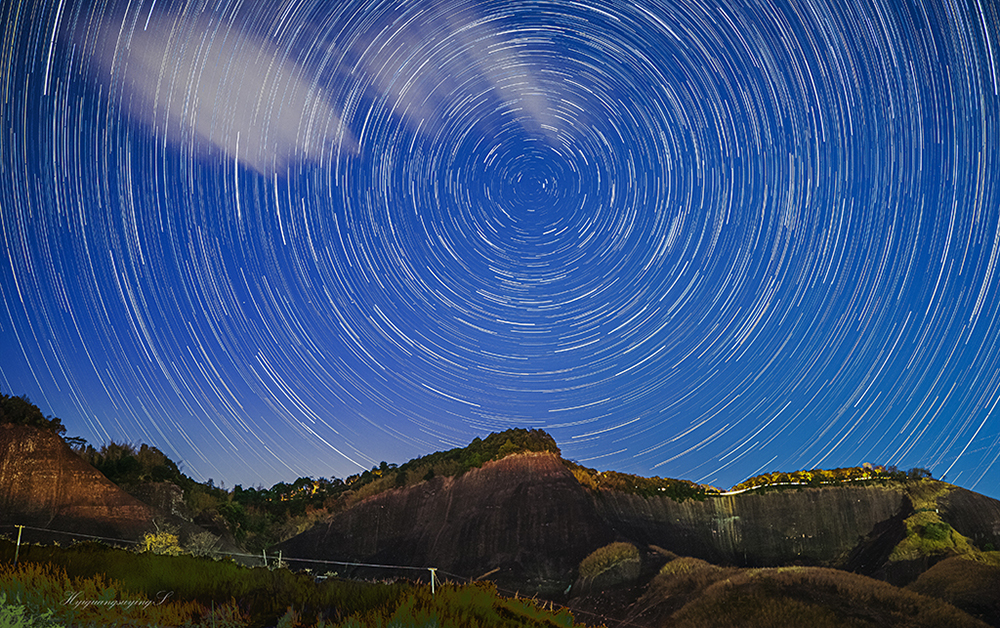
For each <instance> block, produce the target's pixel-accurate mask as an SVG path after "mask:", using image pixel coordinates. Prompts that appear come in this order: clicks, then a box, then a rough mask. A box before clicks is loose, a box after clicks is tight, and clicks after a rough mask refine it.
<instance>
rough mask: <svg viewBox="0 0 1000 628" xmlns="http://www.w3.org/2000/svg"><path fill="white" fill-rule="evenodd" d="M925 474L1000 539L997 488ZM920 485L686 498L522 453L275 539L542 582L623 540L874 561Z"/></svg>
mask: <svg viewBox="0 0 1000 628" xmlns="http://www.w3.org/2000/svg"><path fill="white" fill-rule="evenodd" d="M922 482H924V483H925V484H927V483H931V484H933V486H931V484H927V485H926V486H925V485H924V484H919V486H921V487H923V488H921V489H920V490H919V491H918V492H927V491H931V492H933V493H935V494H940V495H943V497H941V498H940V501H939V502H934V501H933V500H931V501H928V499H927V498H926V496H925V497H924V498H921V499H923V501H921V509H927V508H934V507H935V506H934V504H938V503H939V504H940V512H941V517H942V520H943V521H946V522H948V523H950V524H951V525H952V526H954V528H955V529H956V530H958V531H960V532H962V533H963V534H965V535H967V536H969V538H970V539H972V540H973V541H974V542H977V544H978V545H979V546H980V547H983V545H984V543H986V542H989V541H991V540H995V539H996V535H997V532H998V526H1000V502H997V501H996V500H991V499H989V498H986V497H984V496H981V495H977V494H975V493H971V492H969V491H963V490H962V489H956V488H954V487H951V486H950V485H946V484H943V483H940V482H932V481H930V480H924V481H922ZM917 486H918V485H917V484H914V485H913V486H910V485H908V484H905V483H902V482H892V483H888V484H886V485H885V486H879V485H861V484H857V485H841V486H829V487H821V488H809V487H800V488H787V489H784V490H780V491H772V492H748V493H742V494H738V495H730V496H712V497H708V498H707V499H705V500H704V501H698V500H694V499H688V500H685V501H683V502H676V501H673V500H672V499H670V498H668V497H659V496H652V497H644V496H640V495H634V494H628V493H624V492H620V491H614V490H603V489H602V490H597V491H592V490H588V489H585V488H584V487H583V486H581V485H580V484H579V483H578V482H577V481H576V479H575V478H574V477H573V474H572V473H570V472H569V471H568V470H567V468H566V467H565V465H564V464H563V463H562V460H561V459H560V458H559V456H558V455H556V454H551V453H530V454H518V455H513V456H508V457H507V458H504V459H503V460H500V461H495V462H488V463H486V464H485V465H483V466H482V468H479V469H473V470H472V471H470V472H468V473H466V474H464V475H461V476H459V477H457V478H442V477H438V478H434V479H433V480H430V481H427V482H423V483H420V484H418V485H416V486H412V487H409V488H405V489H396V490H392V491H389V492H386V493H382V494H379V495H376V496H374V497H370V498H368V499H367V500H364V501H362V502H361V503H359V504H358V505H356V506H354V507H353V508H351V509H349V510H347V511H344V512H341V513H339V514H337V515H336V516H334V517H332V518H331V519H330V520H329V521H327V522H326V523H324V524H321V525H319V526H317V527H315V528H313V529H312V530H309V531H307V532H305V533H304V534H302V535H300V536H298V537H295V538H293V539H290V540H289V541H286V542H285V543H283V544H281V545H280V546H279V547H278V548H276V549H279V550H281V551H283V552H284V555H285V556H293V557H300V558H311V559H325V560H335V561H345V562H353V561H358V562H367V563H380V564H382V563H389V564H394V565H400V564H402V565H413V566H436V567H439V568H440V569H442V570H445V571H448V572H451V573H453V574H459V575H462V576H467V577H475V576H479V575H481V574H484V573H487V572H493V571H494V570H496V575H495V576H491V579H498V580H500V581H501V582H506V583H509V584H514V583H517V584H519V585H520V588H521V590H522V591H525V590H526V589H527V590H532V589H533V590H535V591H539V592H542V593H551V592H553V591H556V590H565V588H566V587H567V586H568V585H569V584H570V583H572V582H573V580H574V578H575V577H576V567H577V566H578V564H579V561H580V560H581V559H582V558H583V557H585V556H586V555H587V554H588V553H590V552H591V551H593V550H595V549H596V548H598V547H601V546H602V545H605V544H607V543H609V542H611V541H616V540H617V541H628V542H631V543H634V544H636V545H637V546H639V547H640V548H646V547H649V546H657V547H658V548H662V549H665V550H668V551H670V552H674V553H676V554H679V555H683V556H692V557H696V558H700V559H703V560H707V561H710V562H712V563H716V564H724V565H735V566H741V567H766V566H782V565H791V564H802V565H821V566H828V567H838V568H841V569H846V570H850V571H856V572H859V573H863V574H869V575H878V574H880V573H881V572H882V571H884V568H885V566H886V564H887V562H888V560H889V555H890V553H891V552H892V551H893V548H894V547H896V545H897V544H898V543H899V542H900V541H901V540H902V539H903V538H904V537H905V536H906V535H907V524H906V521H907V518H908V517H910V516H911V515H913V514H914V512H915V510H914V505H913V504H914V502H913V499H916V498H917V497H918V496H917V495H916V494H914V495H911V492H912V491H913V490H917V489H916V487H917ZM911 498H912V499H911ZM924 502H927V503H924ZM928 504H930V506H928ZM942 557H943V555H942ZM925 562H926V561H925ZM932 563H933V561H930V562H927V564H928V565H930V564H932ZM300 566H303V567H304V566H311V567H313V568H316V567H317V565H316V564H313V565H307V564H302V565H300ZM320 568H321V569H326V568H324V567H320ZM329 570H331V571H341V573H343V567H334V566H331V567H329ZM368 575H371V576H378V577H387V576H390V575H411V574H389V573H379V572H371V573H370V574H368ZM916 575H918V574H915V575H913V577H916Z"/></svg>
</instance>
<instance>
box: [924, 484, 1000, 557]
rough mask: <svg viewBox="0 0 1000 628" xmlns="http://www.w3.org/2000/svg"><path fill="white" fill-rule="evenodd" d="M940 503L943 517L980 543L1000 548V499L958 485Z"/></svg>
mask: <svg viewBox="0 0 1000 628" xmlns="http://www.w3.org/2000/svg"><path fill="white" fill-rule="evenodd" d="M938 506H939V508H940V511H941V518H942V519H944V520H945V521H947V522H948V523H949V524H950V525H951V527H953V528H955V529H956V530H958V531H959V532H960V533H961V534H963V535H965V536H966V537H968V538H969V540H970V541H972V542H973V543H975V544H976V545H977V546H978V547H980V548H984V547H986V546H987V545H991V546H992V547H993V549H1000V501H997V500H995V499H993V498H990V497H987V496H985V495H980V494H979V493H974V492H972V491H969V490H966V489H964V488H958V487H955V488H953V489H952V490H951V491H949V492H948V494H947V495H945V496H944V497H942V498H940V499H939V500H938Z"/></svg>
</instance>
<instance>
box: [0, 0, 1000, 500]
mask: <svg viewBox="0 0 1000 628" xmlns="http://www.w3.org/2000/svg"><path fill="white" fill-rule="evenodd" d="M0 23H2V26H0V28H2V33H0V39H2V44H3V45H2V47H0V55H2V56H0V151H2V159H0V167H2V169H3V171H2V178H0V235H2V243H0V251H2V253H3V255H2V258H0V289H2V293H3V308H2V309H0V356H2V360H0V387H2V390H3V391H4V392H7V393H11V394H27V395H28V396H29V397H30V398H31V399H32V401H34V402H35V403H36V404H38V405H39V406H40V407H41V408H42V409H43V410H44V411H46V412H49V413H52V414H55V415H57V416H59V417H61V418H62V419H63V421H64V423H65V424H66V425H67V427H68V429H69V433H70V434H71V435H79V436H83V437H84V438H86V439H87V440H88V441H90V442H91V443H94V444H100V443H103V442H106V441H108V440H109V439H112V438H113V439H116V440H118V441H122V440H125V441H129V442H133V443H138V442H146V443H150V444H153V445H156V446H157V447H159V448H161V449H162V450H163V451H164V452H167V453H168V455H171V457H175V458H176V459H178V460H182V461H183V470H185V471H186V472H187V473H189V474H191V475H192V476H194V477H196V478H198V479H202V480H204V479H207V478H209V477H212V478H214V479H215V480H216V483H219V482H220V481H221V482H225V483H227V484H229V485H232V484H236V483H242V484H244V485H248V484H251V485H255V484H258V483H260V484H264V485H268V486H269V485H271V484H273V483H275V482H278V481H289V480H290V479H294V478H296V477H299V476H306V475H308V476H313V477H318V476H325V477H330V476H338V477H344V476H346V475H350V474H353V473H356V472H358V471H360V470H361V469H365V468H370V467H371V466H372V465H373V464H378V463H379V462H380V461H382V460H386V461H389V462H397V463H398V462H403V461H405V460H407V459H409V458H412V457H416V456H418V455H422V454H425V453H429V452H432V451H435V450H439V449H445V448H451V447H455V446H461V445H464V444H466V443H467V442H468V441H470V440H471V439H472V438H474V437H475V436H484V435H486V434H488V433H489V432H491V431H498V430H503V429H507V428H511V427H524V428H542V429H545V430H547V431H549V432H550V433H551V434H552V435H553V436H554V437H555V438H556V440H557V442H559V444H560V446H561V447H562V449H563V454H564V456H566V457H568V458H571V459H574V460H576V461H578V462H580V463H582V464H585V465H587V466H593V467H597V468H599V469H615V470H619V471H625V472H631V473H638V474H640V475H660V476H663V477H676V478H685V479H690V480H694V481H697V482H703V483H709V484H713V485H717V486H721V487H728V486H731V485H733V484H735V483H737V482H739V481H740V480H742V479H744V478H746V477H748V476H751V475H754V474H756V473H760V472H765V471H776V470H785V471H791V470H796V469H809V468H814V467H826V468H832V467H842V466H854V465H859V464H861V463H862V462H871V463H873V464H886V465H897V466H899V467H900V468H903V469H906V468H910V467H924V468H927V469H929V470H930V471H932V472H933V474H934V476H935V477H938V478H941V477H944V478H945V479H946V480H948V481H951V482H954V483H956V484H959V485H960V486H964V487H967V488H971V489H974V490H977V491H980V492H983V493H986V494H988V495H991V496H993V497H1000V488H998V485H1000V462H998V459H1000V409H998V404H1000V271H998V268H997V266H998V257H1000V148H998V146H1000V96H998V90H1000V67H998V66H1000V26H998V24H1000V15H998V11H997V7H996V5H994V4H992V3H988V2H984V1H983V0H963V1H962V2H957V1H952V0H942V1H940V2H930V1H919V2H896V1H891V2H889V1H881V0H875V1H874V2H871V3H869V2H865V3H843V2H833V1H829V2H826V1H822V0H803V1H793V2H789V3H774V2H758V1H752V2H751V1H749V0H735V1H734V2H728V3H723V4H721V5H720V4H718V3H710V2H702V1H701V0H678V1H676V2H662V1H660V0H632V1H629V2H616V1H613V2H604V1H601V2H596V1H595V2H591V1H590V0H584V1H582V2H570V1H564V0H552V1H531V2H520V3H510V2H507V3H501V2H492V1H481V0H475V1H462V0H441V1H439V2H421V1H417V2H413V1H394V0H384V1H383V0H365V1H350V0H349V1H346V2H337V3H331V2H320V1H318V0H289V1H284V2H272V1H264V2H254V3H242V2H231V1H229V0H219V1H218V2H194V1H191V2H178V1H173V0H154V1H149V0H137V1H133V2H128V3H125V2H103V3H93V5H92V4H91V3H82V2H77V1H75V0H37V1H32V0H12V1H11V2H8V3H5V4H4V8H3V9H2V20H0Z"/></svg>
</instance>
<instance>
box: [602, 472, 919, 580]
mask: <svg viewBox="0 0 1000 628" xmlns="http://www.w3.org/2000/svg"><path fill="white" fill-rule="evenodd" d="M593 503H594V507H595V509H596V511H597V512H598V513H599V514H600V516H601V518H603V519H604V520H606V521H608V522H609V524H610V525H612V526H613V527H614V529H615V530H616V531H617V532H618V534H619V536H621V537H624V538H627V539H630V540H632V541H633V542H638V543H642V544H653V545H658V546H660V547H663V548H665V549H668V550H670V551H673V552H676V553H678V554H682V555H686V556H695V557H697V558H701V559H704V560H708V561H710V562H713V563H719V564H730V565H741V566H774V565H786V564H791V563H804V564H823V565H837V566H841V564H842V563H843V562H844V561H845V560H846V559H847V556H848V554H849V553H850V552H851V550H852V549H853V548H854V547H855V546H857V545H858V544H859V543H860V542H861V541H862V540H863V539H864V538H865V537H866V536H867V535H868V534H869V533H870V532H871V531H872V530H873V529H874V528H875V526H876V525H878V524H879V523H880V522H883V521H886V520H889V519H890V518H892V517H893V515H895V514H897V513H898V512H900V511H901V510H903V509H906V508H909V500H908V499H907V497H906V493H905V492H904V491H903V490H901V489H899V488H883V487H870V486H859V487H829V488H804V489H801V490H791V491H782V492H776V493H764V494H759V493H743V494H740V495H731V496H724V497H712V498H709V499H707V500H705V501H695V500H686V501H684V502H681V503H678V502H675V501H673V500H671V499H669V498H666V497H648V498H647V497H640V496H638V495H627V494H624V493H618V492H612V491H601V492H599V493H596V494H594V497H593Z"/></svg>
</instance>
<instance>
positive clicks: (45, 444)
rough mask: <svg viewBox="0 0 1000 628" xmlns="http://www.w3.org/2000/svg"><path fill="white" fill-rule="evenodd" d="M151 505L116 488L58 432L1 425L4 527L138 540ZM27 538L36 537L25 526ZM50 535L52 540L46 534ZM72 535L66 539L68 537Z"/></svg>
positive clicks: (0, 484) (0, 499) (148, 525)
mask: <svg viewBox="0 0 1000 628" xmlns="http://www.w3.org/2000/svg"><path fill="white" fill-rule="evenodd" d="M155 514H156V513H155V511H154V509H153V508H152V507H150V506H149V505H147V504H144V503H142V502H141V501H139V500H138V499H135V498H134V497H132V496H131V495H129V494H128V493H126V492H124V491H122V490H121V489H120V488H118V487H117V486H115V485H114V484H113V483H112V482H111V481H110V480H108V479H107V478H106V477H104V476H103V475H102V474H101V473H100V472H99V471H97V470H96V469H94V468H93V467H92V466H90V465H89V464H87V463H86V462H85V461H83V460H82V459H81V458H80V457H79V456H77V455H76V454H75V453H73V451H72V450H71V449H70V448H69V447H68V446H67V445H66V443H64V442H63V441H62V439H60V438H59V437H58V436H57V435H56V434H54V433H52V432H49V431H45V430H41V429H38V428H35V427H28V426H23V425H0V526H3V527H2V528H0V530H2V531H3V532H4V533H7V534H10V530H11V529H12V526H13V525H15V524H20V525H27V526H34V527H39V528H49V529H54V530H65V531H71V532H77V533H83V534H93V535H99V536H103V537H111V538H120V539H124V540H136V539H138V538H140V537H141V536H142V534H143V533H144V532H145V531H147V530H148V529H151V528H152V525H151V523H150V522H151V521H152V519H153V517H154V515H155ZM24 534H25V538H33V537H38V534H37V533H35V534H33V533H32V531H30V530H25V533H24ZM45 538H46V539H51V538H53V537H52V536H51V535H45ZM71 538H72V537H67V539H66V540H67V541H69V540H70V539H71Z"/></svg>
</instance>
